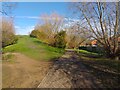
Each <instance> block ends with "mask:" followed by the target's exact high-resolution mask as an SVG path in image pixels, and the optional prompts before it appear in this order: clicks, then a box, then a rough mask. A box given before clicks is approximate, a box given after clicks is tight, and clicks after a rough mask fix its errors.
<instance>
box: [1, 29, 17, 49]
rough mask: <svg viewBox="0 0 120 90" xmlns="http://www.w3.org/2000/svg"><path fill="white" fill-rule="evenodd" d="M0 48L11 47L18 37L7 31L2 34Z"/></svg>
mask: <svg viewBox="0 0 120 90" xmlns="http://www.w3.org/2000/svg"><path fill="white" fill-rule="evenodd" d="M2 35H3V36H2V47H6V46H8V45H12V44H15V43H17V41H18V37H17V36H16V35H14V34H13V33H9V34H8V33H7V31H6V32H5V31H3V32H2Z"/></svg>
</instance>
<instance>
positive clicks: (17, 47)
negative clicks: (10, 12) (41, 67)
mask: <svg viewBox="0 0 120 90" xmlns="http://www.w3.org/2000/svg"><path fill="white" fill-rule="evenodd" d="M3 51H4V52H19V53H22V54H25V55H27V56H29V57H31V58H33V59H36V60H47V61H48V60H51V59H53V58H57V57H60V56H61V55H62V54H63V53H64V50H62V49H59V48H54V47H51V46H48V45H46V44H43V43H42V42H40V41H39V40H38V39H36V38H31V37H29V36H19V40H18V43H17V44H14V45H10V46H7V47H6V48H4V49H3Z"/></svg>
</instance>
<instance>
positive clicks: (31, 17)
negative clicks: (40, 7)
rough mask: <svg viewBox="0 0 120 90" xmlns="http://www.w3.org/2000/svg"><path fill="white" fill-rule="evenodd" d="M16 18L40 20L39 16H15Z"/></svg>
mask: <svg viewBox="0 0 120 90" xmlns="http://www.w3.org/2000/svg"><path fill="white" fill-rule="evenodd" d="M15 18H28V19H39V18H40V17H38V16H15Z"/></svg>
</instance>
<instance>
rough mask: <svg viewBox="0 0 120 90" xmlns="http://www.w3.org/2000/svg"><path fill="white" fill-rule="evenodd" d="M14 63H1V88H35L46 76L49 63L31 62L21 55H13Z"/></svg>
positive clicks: (31, 60)
mask: <svg viewBox="0 0 120 90" xmlns="http://www.w3.org/2000/svg"><path fill="white" fill-rule="evenodd" d="M13 54H14V55H15V63H3V64H2V65H3V66H2V69H3V73H2V76H3V78H2V81H3V84H2V85H3V88H35V87H37V86H38V84H39V83H40V82H41V80H42V79H43V78H44V76H45V75H46V73H47V71H48V69H49V68H50V66H51V63H50V62H42V61H36V60H33V59H31V58H29V57H27V56H25V55H23V54H20V53H13Z"/></svg>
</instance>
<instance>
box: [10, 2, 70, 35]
mask: <svg viewBox="0 0 120 90" xmlns="http://www.w3.org/2000/svg"><path fill="white" fill-rule="evenodd" d="M9 3H10V2H9ZM52 12H56V13H58V14H60V15H62V16H64V17H67V16H68V15H69V14H68V13H69V12H68V3H65V2H18V3H17V4H16V8H15V9H14V10H13V11H12V15H13V16H14V18H15V19H14V24H15V28H16V34H23V35H24V34H28V33H29V32H31V30H33V29H34V26H35V25H36V23H37V21H38V17H39V16H40V15H42V14H50V13H52Z"/></svg>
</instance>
